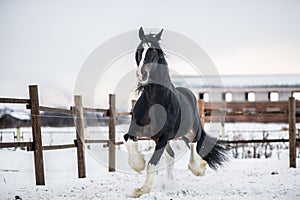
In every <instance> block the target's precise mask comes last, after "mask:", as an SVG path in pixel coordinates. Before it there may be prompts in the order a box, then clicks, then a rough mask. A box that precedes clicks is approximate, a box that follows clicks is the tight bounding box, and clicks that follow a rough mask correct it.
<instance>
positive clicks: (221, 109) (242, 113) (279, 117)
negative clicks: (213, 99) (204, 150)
mask: <svg viewBox="0 0 300 200" xmlns="http://www.w3.org/2000/svg"><path fill="white" fill-rule="evenodd" d="M198 109H199V114H200V116H201V120H202V124H204V122H210V121H221V122H222V123H226V122H255V123H288V124H289V139H264V140H233V141H228V140H224V141H222V142H223V143H224V144H237V143H272V142H287V141H288V142H289V150H290V167H294V168H295V167H296V146H297V145H296V144H297V142H300V139H299V138H298V139H297V137H296V122H297V121H298V122H299V121H300V115H299V114H297V112H296V111H298V112H299V111H300V102H299V101H296V100H295V98H294V97H290V98H289V100H288V101H278V102H266V101H263V102H217V103H210V102H209V103H205V102H204V100H203V99H200V100H198Z"/></svg>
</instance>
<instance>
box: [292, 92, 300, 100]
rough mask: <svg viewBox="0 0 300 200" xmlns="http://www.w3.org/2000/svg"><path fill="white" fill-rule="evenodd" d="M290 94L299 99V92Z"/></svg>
mask: <svg viewBox="0 0 300 200" xmlns="http://www.w3.org/2000/svg"><path fill="white" fill-rule="evenodd" d="M292 96H293V97H294V98H295V99H296V100H298V101H300V92H292Z"/></svg>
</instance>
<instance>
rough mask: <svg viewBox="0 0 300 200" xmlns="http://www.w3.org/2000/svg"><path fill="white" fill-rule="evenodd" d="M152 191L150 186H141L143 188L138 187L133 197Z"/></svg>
mask: <svg viewBox="0 0 300 200" xmlns="http://www.w3.org/2000/svg"><path fill="white" fill-rule="evenodd" d="M149 192H150V188H148V187H141V188H136V189H135V190H134V191H133V193H132V197H133V198H139V197H140V196H142V195H143V194H147V193H149Z"/></svg>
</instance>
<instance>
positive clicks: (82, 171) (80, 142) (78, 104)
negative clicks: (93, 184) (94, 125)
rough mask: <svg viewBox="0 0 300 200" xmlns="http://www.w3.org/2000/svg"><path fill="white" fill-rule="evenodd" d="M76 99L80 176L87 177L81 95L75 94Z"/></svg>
mask: <svg viewBox="0 0 300 200" xmlns="http://www.w3.org/2000/svg"><path fill="white" fill-rule="evenodd" d="M74 101H75V126H76V144H77V165H78V178H85V177H86V170H85V144H84V141H85V138H84V121H83V108H82V98H81V96H74Z"/></svg>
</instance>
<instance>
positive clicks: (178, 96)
mask: <svg viewBox="0 0 300 200" xmlns="http://www.w3.org/2000/svg"><path fill="white" fill-rule="evenodd" d="M162 31H163V30H161V31H160V32H159V33H158V34H147V35H145V34H144V31H143V29H142V28H140V30H139V38H140V40H141V43H140V44H139V45H138V47H137V50H136V54H135V59H136V63H137V66H138V69H137V73H136V75H137V78H138V80H139V86H138V88H137V90H138V91H139V92H140V93H141V94H140V97H139V99H138V100H137V102H136V104H135V106H134V109H133V112H132V119H131V124H130V127H129V130H128V133H127V134H125V135H124V139H125V145H126V147H127V150H128V153H129V157H128V163H129V165H130V166H131V167H132V168H133V169H134V170H135V171H137V172H141V171H142V170H143V169H144V168H145V160H144V156H143V155H142V154H140V153H139V151H138V148H137V140H138V138H140V137H148V138H151V139H152V140H154V142H155V143H156V146H155V151H154V153H153V155H152V157H151V159H150V161H149V163H148V166H147V178H146V181H145V183H144V185H143V186H142V187H141V188H138V189H135V190H134V193H133V196H134V197H139V196H141V195H142V194H145V193H149V192H150V190H151V186H152V183H153V178H154V175H155V170H156V166H157V164H158V162H159V160H160V158H161V156H162V154H163V152H164V150H166V152H167V154H166V160H167V161H168V171H169V172H168V175H169V177H170V178H172V177H173V175H172V172H171V170H172V169H173V164H174V162H173V161H174V151H173V150H172V148H171V146H170V145H169V143H168V141H170V140H172V139H175V138H179V137H181V138H182V139H183V140H184V141H185V142H186V144H187V145H188V146H189V147H190V150H191V157H190V162H189V165H188V167H189V169H190V170H191V171H192V173H193V174H194V175H197V176H202V175H204V173H205V167H206V164H207V163H208V165H209V166H210V167H211V168H212V169H215V170H216V169H217V168H218V167H219V166H221V165H222V163H223V162H224V161H226V160H227V154H226V150H225V149H224V148H223V147H222V145H220V143H219V142H218V141H217V140H216V139H214V138H212V137H210V136H208V135H207V134H206V133H205V131H204V130H203V129H202V126H201V122H200V117H199V113H198V109H197V100H196V98H195V96H194V94H193V93H192V92H191V91H190V90H188V89H187V88H183V87H177V88H175V87H174V85H173V84H172V81H171V79H170V76H169V70H168V64H167V62H166V59H165V54H164V52H163V50H162V49H161V47H160V45H159V41H160V39H161V35H162Z"/></svg>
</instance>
